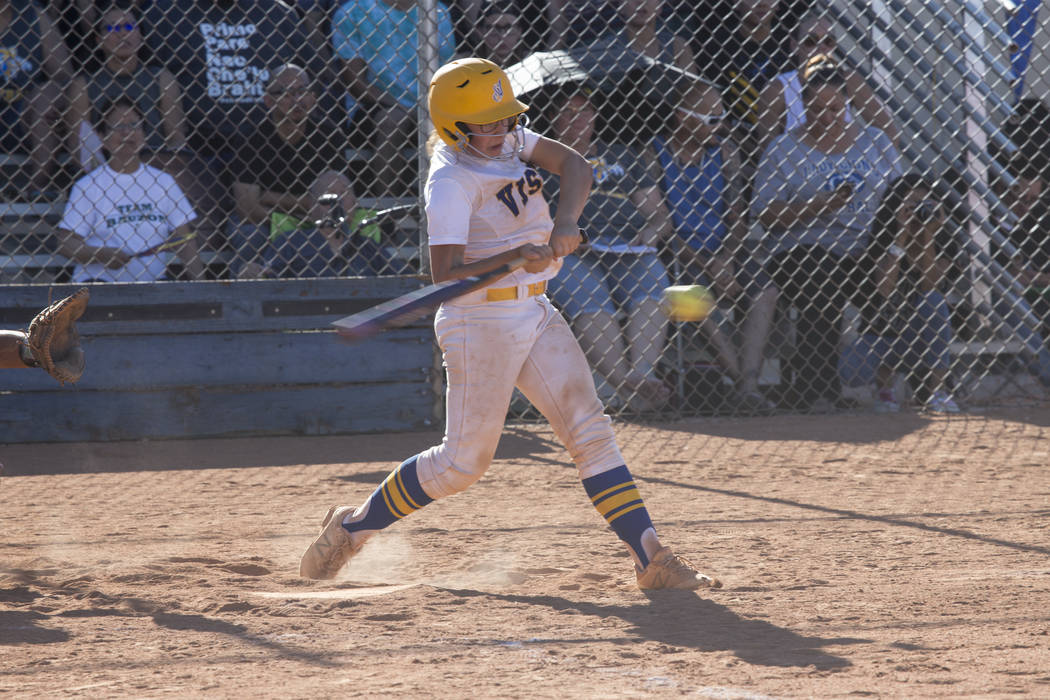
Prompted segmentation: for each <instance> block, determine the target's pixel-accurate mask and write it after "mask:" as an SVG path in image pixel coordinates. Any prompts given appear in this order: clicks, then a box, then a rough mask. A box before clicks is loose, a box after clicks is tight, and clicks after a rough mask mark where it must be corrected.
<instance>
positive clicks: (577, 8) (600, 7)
mask: <svg viewBox="0 0 1050 700" xmlns="http://www.w3.org/2000/svg"><path fill="white" fill-rule="evenodd" d="M616 5H617V0H550V16H551V45H552V46H554V47H556V48H566V49H570V48H573V47H575V46H585V45H587V44H591V43H593V42H594V41H596V40H597V39H599V38H600V37H602V36H605V35H607V34H609V33H610V32H613V33H615V32H618V31H619V30H620V29H621V28H622V27H623V20H621V19H620V16H619V14H618V13H617V11H616Z"/></svg>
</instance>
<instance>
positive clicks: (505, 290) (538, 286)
mask: <svg viewBox="0 0 1050 700" xmlns="http://www.w3.org/2000/svg"><path fill="white" fill-rule="evenodd" d="M545 291H547V282H546V280H544V281H543V282H533V283H532V284H530V285H529V286H528V288H527V290H526V293H525V296H527V297H534V296H537V295H540V294H543V293H544V292H545ZM517 298H518V288H517V287H500V288H499V289H486V290H485V301H510V300H511V299H517Z"/></svg>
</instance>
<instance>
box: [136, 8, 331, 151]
mask: <svg viewBox="0 0 1050 700" xmlns="http://www.w3.org/2000/svg"><path fill="white" fill-rule="evenodd" d="M145 24H146V25H147V30H148V31H147V33H146V35H145V36H146V40H147V42H148V43H149V46H150V49H151V51H152V52H153V55H154V56H155V57H156V58H157V59H158V61H159V62H160V63H161V65H164V66H165V67H167V68H168V70H170V71H171V72H172V74H174V75H175V78H176V80H178V81H179V83H180V85H181V86H182V89H183V93H184V95H185V105H184V106H185V109H186V116H187V119H188V121H189V124H190V127H191V131H190V133H189V139H190V146H191V147H192V148H193V150H194V151H196V152H197V153H199V154H201V155H204V156H206V157H213V156H216V155H228V154H229V153H230V151H231V149H232V148H233V145H234V143H235V142H236V141H237V139H238V138H239V137H240V136H243V135H244V134H245V133H249V132H250V131H251V130H252V129H253V128H254V127H255V125H257V124H258V123H259V122H261V121H262V120H263V118H264V117H265V114H264V112H265V110H264V107H263V91H264V88H265V86H266V82H267V80H269V78H270V71H272V70H273V69H275V68H276V67H277V66H280V65H282V64H285V63H295V64H297V65H301V66H305V67H307V68H310V69H311V72H312V73H314V74H317V72H318V70H317V68H319V67H320V65H319V63H320V59H319V57H318V56H317V55H316V54H315V53H314V52H313V51H312V50H311V47H310V44H309V42H308V41H307V40H306V37H305V35H304V33H303V31H302V27H301V24H300V20H299V16H298V15H297V14H296V11H295V10H294V9H292V8H291V7H289V6H288V5H286V4H284V3H283V2H254V1H252V0H179V1H178V2H175V1H174V0H153V2H152V3H151V4H150V7H149V9H148V10H147V12H146V15H145Z"/></svg>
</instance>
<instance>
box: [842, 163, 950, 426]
mask: <svg viewBox="0 0 1050 700" xmlns="http://www.w3.org/2000/svg"><path fill="white" fill-rule="evenodd" d="M947 222H948V217H947V214H946V210H945V206H944V204H943V203H942V202H941V200H940V198H939V197H938V196H937V193H936V190H935V188H934V185H933V183H932V182H930V181H929V180H927V179H925V178H924V177H923V176H922V175H921V174H920V173H906V174H905V175H903V176H901V177H899V178H897V179H896V180H894V181H893V182H892V183H890V185H889V186H888V187H887V188H886V192H885V194H884V195H883V197H882V201H881V202H880V203H879V207H878V209H876V211H875V221H874V223H873V225H872V231H871V240H870V242H869V244H868V247H867V249H866V250H865V253H864V255H863V257H862V258H861V260H860V263H859V264H858V267H857V271H858V278H857V282H858V286H859V294H858V295H857V297H856V301H857V303H858V305H859V310H860V334H859V336H858V337H857V339H856V340H855V341H853V343H851V344H850V345H849V346H847V347H846V349H845V350H844V351H843V353H842V356H841V358H840V359H839V372H840V375H841V376H842V380H843V382H845V383H846V384H847V385H849V386H855V387H857V386H863V385H867V384H871V383H872V382H874V383H875V390H876V400H875V410H876V411H877V412H880V413H896V412H898V411H899V410H900V409H901V397H900V396H899V395H898V393H897V388H896V384H897V382H896V378H897V375H898V374H899V373H903V374H904V375H906V376H907V377H908V379H909V380H911V381H912V382H913V383H914V385H915V387H916V391H915V398H916V399H917V400H918V402H919V403H920V404H921V405H922V406H923V407H924V408H925V410H926V411H928V412H930V413H959V411H960V409H959V405H958V404H957V403H956V402H955V399H954V398H952V395H951V393H950V392H949V387H948V381H947V380H948V367H949V364H950V362H951V355H950V353H949V346H950V344H951V342H952V339H953V334H952V327H951V321H950V310H949V308H948V303H947V301H946V300H945V296H944V294H943V292H942V291H941V288H942V285H943V283H944V281H945V280H946V279H948V275H949V268H950V267H951V265H952V260H951V258H952V255H951V248H950V247H949V246H947V245H946V241H950V239H951V237H950V235H949V236H945V235H944V233H945V227H946V224H947Z"/></svg>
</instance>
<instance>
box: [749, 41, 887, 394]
mask: <svg viewBox="0 0 1050 700" xmlns="http://www.w3.org/2000/svg"><path fill="white" fill-rule="evenodd" d="M802 79H803V82H802V101H803V104H804V105H805V109H806V124H805V126H804V127H803V128H801V129H798V130H796V131H794V132H788V133H785V134H782V135H781V136H778V137H777V138H775V139H774V140H773V141H772V142H771V143H770V145H769V146H768V147H767V148H766V151H765V153H763V155H762V159H761V161H760V162H759V166H758V170H757V172H756V174H755V196H754V200H753V201H752V204H751V213H752V216H753V217H755V218H756V219H757V220H758V221H759V223H761V224H762V226H763V227H764V228H765V235H766V240H767V241H768V245H769V247H770V251H771V253H772V255H773V257H772V259H771V261H770V265H769V270H770V273H771V276H772V277H773V281H774V283H775V284H776V285H777V287H778V288H779V289H780V292H781V294H782V295H783V296H784V297H785V298H786V299H787V300H789V301H790V302H791V303H792V304H793V305H794V306H795V307H796V308H797V309H798V311H799V317H798V325H797V328H798V334H797V335H798V342H797V344H796V347H795V353H794V355H793V356H792V359H791V361H790V367H789V371H788V381H787V384H788V385H789V388H790V389H791V391H790V392H789V395H788V397H787V402H788V404H789V405H793V406H796V407H799V408H804V409H807V408H817V409H825V408H830V405H829V404H835V403H839V404H841V403H843V402H842V401H841V383H840V381H839V372H838V359H837V358H838V354H839V344H840V339H841V337H842V334H841V330H840V328H839V324H840V321H841V315H842V311H843V308H844V306H845V304H846V302H847V301H848V300H849V298H850V296H851V292H853V291H854V290H853V288H852V284H851V282H852V280H853V273H854V268H855V265H856V259H857V257H858V256H859V255H860V254H861V253H862V252H863V251H864V249H865V248H866V246H867V244H868V234H869V227H870V224H871V221H872V220H873V218H874V215H875V209H876V206H877V205H878V203H879V201H880V199H881V197H882V192H883V190H884V189H885V187H886V185H887V184H888V182H889V181H890V180H892V179H894V178H896V177H897V176H899V175H900V174H901V163H900V155H899V154H898V153H897V149H895V148H894V147H893V144H892V143H891V142H890V140H889V137H887V136H886V134H885V133H883V132H882V131H881V130H879V129H878V128H876V127H873V126H865V127H862V126H861V125H859V124H858V123H857V122H856V121H853V122H849V121H846V116H845V115H846V104H847V102H848V97H847V94H846V78H845V75H843V73H842V71H841V70H840V69H839V67H838V66H837V65H836V64H835V63H834V62H833V61H831V60H830V59H828V58H827V57H825V56H817V57H814V58H813V59H811V60H810V62H809V63H807V65H806V66H805V68H804V69H803V73H802Z"/></svg>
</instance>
